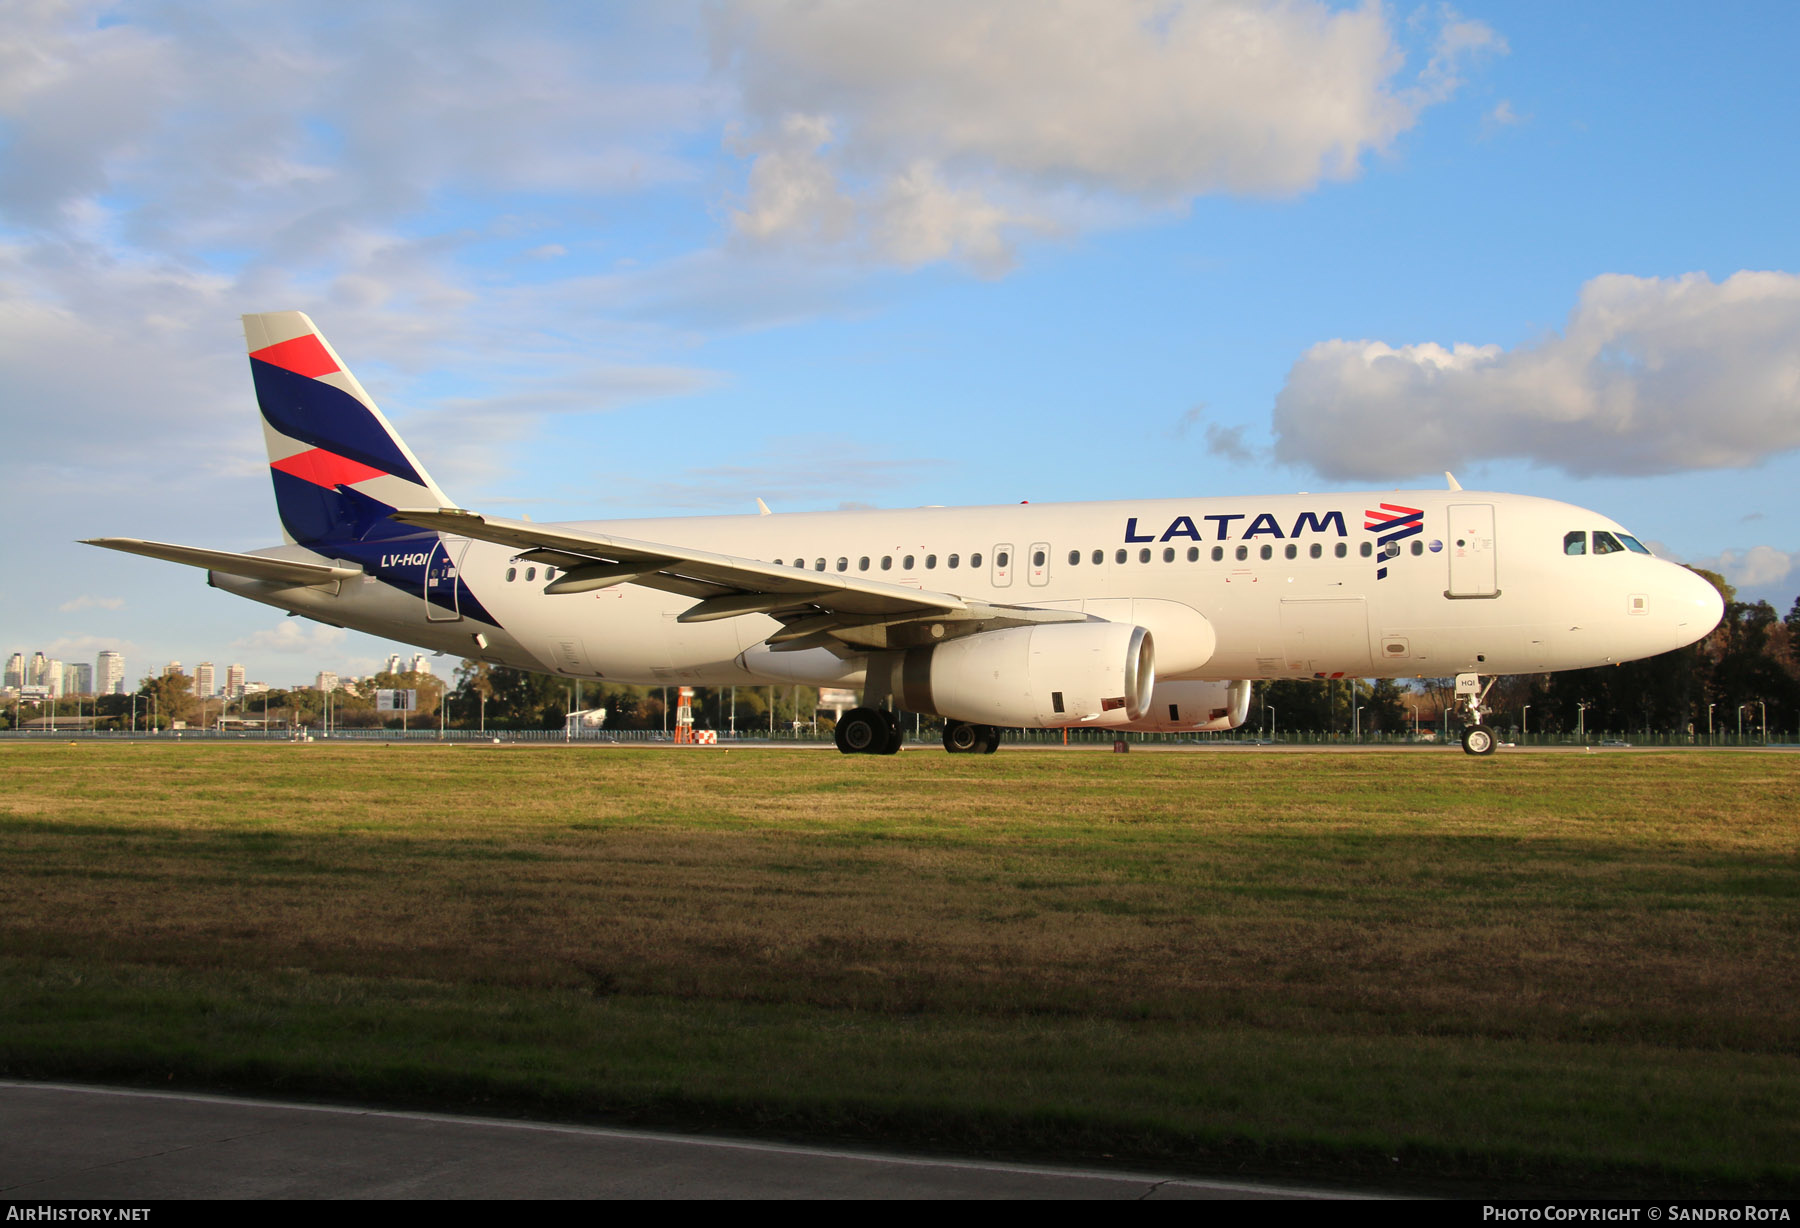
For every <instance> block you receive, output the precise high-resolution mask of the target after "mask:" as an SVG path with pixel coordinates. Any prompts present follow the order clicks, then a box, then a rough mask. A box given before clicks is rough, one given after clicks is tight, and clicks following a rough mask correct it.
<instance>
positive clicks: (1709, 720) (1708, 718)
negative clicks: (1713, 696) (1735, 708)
mask: <svg viewBox="0 0 1800 1228" xmlns="http://www.w3.org/2000/svg"><path fill="white" fill-rule="evenodd" d="M1718 706H1719V705H1718V704H1707V705H1706V740H1707V741H1708V742H1710V741H1712V736H1713V727H1712V710H1713V709H1714V708H1716V707H1718Z"/></svg>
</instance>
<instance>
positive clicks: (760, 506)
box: [756, 499, 774, 516]
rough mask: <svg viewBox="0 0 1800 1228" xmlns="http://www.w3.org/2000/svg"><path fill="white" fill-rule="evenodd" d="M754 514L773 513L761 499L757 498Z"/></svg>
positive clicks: (767, 514)
mask: <svg viewBox="0 0 1800 1228" xmlns="http://www.w3.org/2000/svg"><path fill="white" fill-rule="evenodd" d="M756 514H757V515H758V516H772V515H774V513H773V512H771V511H770V510H769V505H768V504H767V503H764V502H763V501H762V500H761V499H758V500H757V501H756Z"/></svg>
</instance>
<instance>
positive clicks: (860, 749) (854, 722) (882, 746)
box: [837, 708, 906, 755]
mask: <svg viewBox="0 0 1800 1228" xmlns="http://www.w3.org/2000/svg"><path fill="white" fill-rule="evenodd" d="M904 741H906V737H905V735H904V734H902V733H901V732H900V720H899V718H898V717H896V716H895V715H894V714H893V713H892V712H883V711H881V710H880V709H879V708H852V709H850V711H848V712H846V713H844V715H843V716H842V717H841V718H840V719H839V720H838V724H837V748H838V749H839V750H840V751H842V752H843V753H844V754H846V755H897V754H899V753H900V744H901V743H902V742H904Z"/></svg>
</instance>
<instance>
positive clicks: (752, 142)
mask: <svg viewBox="0 0 1800 1228" xmlns="http://www.w3.org/2000/svg"><path fill="white" fill-rule="evenodd" d="M1431 20H1433V21H1435V22H1436V23H1437V25H1436V29H1435V38H1434V47H1433V51H1432V54H1431V56H1430V59H1429V62H1428V63H1427V64H1426V65H1425V67H1424V68H1423V69H1422V70H1421V71H1420V73H1419V74H1418V76H1417V78H1416V79H1414V80H1413V81H1411V82H1405V81H1404V80H1403V79H1402V77H1401V72H1402V67H1403V59H1404V57H1403V55H1402V54H1401V51H1400V48H1399V46H1398V43H1397V40H1396V36H1395V33H1394V31H1393V30H1391V29H1390V28H1389V25H1388V22H1387V19H1386V16H1385V14H1384V12H1383V10H1382V9H1381V7H1380V6H1379V5H1377V4H1372V3H1371V4H1364V5H1362V6H1361V7H1359V8H1355V9H1350V10H1338V9H1332V8H1328V7H1326V6H1325V5H1323V4H1319V3H1313V2H1310V0H1289V2H1285V3H1241V2H1232V0H1175V2H1152V0H1139V2H1137V3H1121V2H1119V0H1055V2H1050V0H1012V2H1010V3H987V4H980V5H969V4H964V3H960V2H959V0H915V2H914V3H910V4H905V5H895V4H886V3H863V4H840V5H828V6H817V5H799V4H787V3H780V2H777V0H770V2H757V0H742V2H740V3H736V4H732V5H728V6H726V7H724V8H721V9H719V10H716V11H715V20H714V38H715V46H716V51H715V54H716V56H717V57H718V59H719V62H720V65H721V69H722V70H723V71H724V72H725V73H726V74H727V75H729V76H730V77H731V78H732V79H734V80H735V81H736V82H737V84H738V87H739V90H740V93H741V99H742V109H743V113H744V117H745V118H744V123H743V126H742V128H741V129H740V130H739V132H738V134H737V137H736V140H735V148H737V149H738V150H739V151H740V152H741V153H744V154H745V155H746V156H749V157H751V158H752V159H753V161H752V163H751V167H750V173H749V182H748V185H747V190H746V197H745V201H744V204H743V207H742V208H741V209H739V210H738V211H737V212H735V213H734V214H733V222H734V225H735V227H736V229H737V231H738V232H739V234H740V235H743V236H745V237H747V238H751V239H756V240H761V241H776V240H780V241H790V242H794V241H810V242H815V243H819V242H823V243H835V242H840V241H843V240H845V239H847V238H851V237H855V238H856V239H858V240H859V241H860V242H861V243H863V244H864V245H865V246H866V247H867V249H868V250H869V251H870V253H871V254H873V255H875V256H877V257H879V258H882V259H886V260H893V261H897V262H900V263H902V264H919V263H923V262H926V261H932V260H940V259H944V258H946V257H948V256H951V255H954V256H956V257H958V258H961V259H964V260H967V261H969V262H971V263H973V264H975V265H977V266H978V267H982V268H985V269H989V270H997V269H1000V268H1003V267H1004V266H1005V264H1006V261H1007V260H1008V259H1009V255H1008V252H1007V248H1008V245H1009V243H1010V242H1011V240H1012V238H1013V236H1015V235H1017V234H1018V233H1019V232H1020V231H1021V230H1039V231H1043V230H1055V229H1059V228H1061V227H1063V226H1065V225H1067V224H1068V223H1069V222H1070V221H1071V220H1072V219H1073V218H1076V217H1078V216H1080V215H1081V213H1082V212H1083V211H1084V209H1086V206H1084V205H1082V204H1080V203H1079V202H1081V201H1082V200H1083V198H1087V197H1095V196H1098V197H1102V198H1111V199H1115V200H1124V201H1128V202H1130V203H1131V204H1132V205H1133V206H1135V208H1136V209H1137V210H1139V211H1141V210H1143V209H1145V208H1149V209H1161V208H1169V207H1172V206H1179V205H1182V204H1184V203H1185V202H1187V201H1189V200H1191V199H1193V198H1194V197H1196V196H1200V195H1204V194H1208V193H1217V192H1230V193H1249V194H1258V195H1289V194H1292V193H1296V192H1302V191H1306V190H1307V189H1310V188H1312V187H1314V186H1316V185H1317V184H1319V183H1320V182H1322V181H1324V180H1328V179H1344V178H1348V177H1350V176H1352V175H1354V174H1355V173H1356V171H1357V169H1358V168H1359V166H1360V165H1361V164H1362V162H1363V160H1364V159H1365V158H1366V157H1367V156H1368V155H1369V154H1371V153H1378V152H1380V151H1383V150H1386V149H1388V148H1389V147H1390V146H1391V145H1392V144H1393V142H1394V140H1395V138H1396V137H1397V136H1399V134H1400V133H1402V132H1404V131H1406V130H1407V129H1408V128H1410V127H1411V126H1412V125H1413V124H1414V123H1415V122H1416V121H1417V119H1418V116H1419V114H1420V112H1421V111H1422V110H1423V109H1424V108H1425V107H1427V106H1430V105H1433V104H1434V103H1437V102H1440V101H1442V100H1443V99H1445V98H1447V97H1449V96H1450V94H1452V93H1453V92H1454V91H1455V90H1456V88H1457V87H1458V85H1459V84H1460V80H1461V74H1462V72H1463V71H1464V69H1465V67H1466V65H1467V64H1468V63H1469V62H1470V61H1471V59H1473V58H1474V57H1476V56H1479V55H1481V54H1484V53H1489V52H1498V51H1503V50H1504V49H1505V44H1504V42H1503V40H1501V39H1500V38H1499V37H1498V36H1497V35H1496V34H1495V33H1494V32H1493V31H1492V30H1491V29H1490V28H1489V27H1487V26H1486V25H1484V24H1482V23H1480V22H1477V21H1470V20H1466V19H1464V18H1461V17H1459V16H1458V15H1456V14H1455V13H1454V12H1453V11H1452V10H1450V9H1448V8H1441V9H1438V10H1435V11H1434V13H1433V16H1432V18H1431ZM1072 206H1073V207H1072Z"/></svg>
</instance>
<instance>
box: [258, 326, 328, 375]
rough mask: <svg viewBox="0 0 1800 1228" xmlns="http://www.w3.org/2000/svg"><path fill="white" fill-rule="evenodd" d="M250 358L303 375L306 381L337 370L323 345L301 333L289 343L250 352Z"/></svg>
mask: <svg viewBox="0 0 1800 1228" xmlns="http://www.w3.org/2000/svg"><path fill="white" fill-rule="evenodd" d="M250 357H252V358H259V359H261V360H262V361H263V362H266V363H272V364H273V365H275V366H277V367H280V368H282V369H283V370H285V371H292V372H293V373H294V374H295V375H304V376H305V377H306V378H307V379H318V378H319V377H320V376H321V375H330V374H331V373H332V372H333V371H336V370H337V369H338V365H337V362H336V361H335V360H334V359H333V358H332V357H331V354H330V352H329V351H327V350H326V348H325V345H324V343H323V342H322V341H320V340H319V339H318V338H317V337H315V336H314V335H313V334H311V333H302V334H300V335H299V336H298V337H295V338H294V339H293V340H291V341H282V342H278V343H277V344H275V345H270V346H265V347H263V348H262V349H260V350H252V351H251V352H250Z"/></svg>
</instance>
